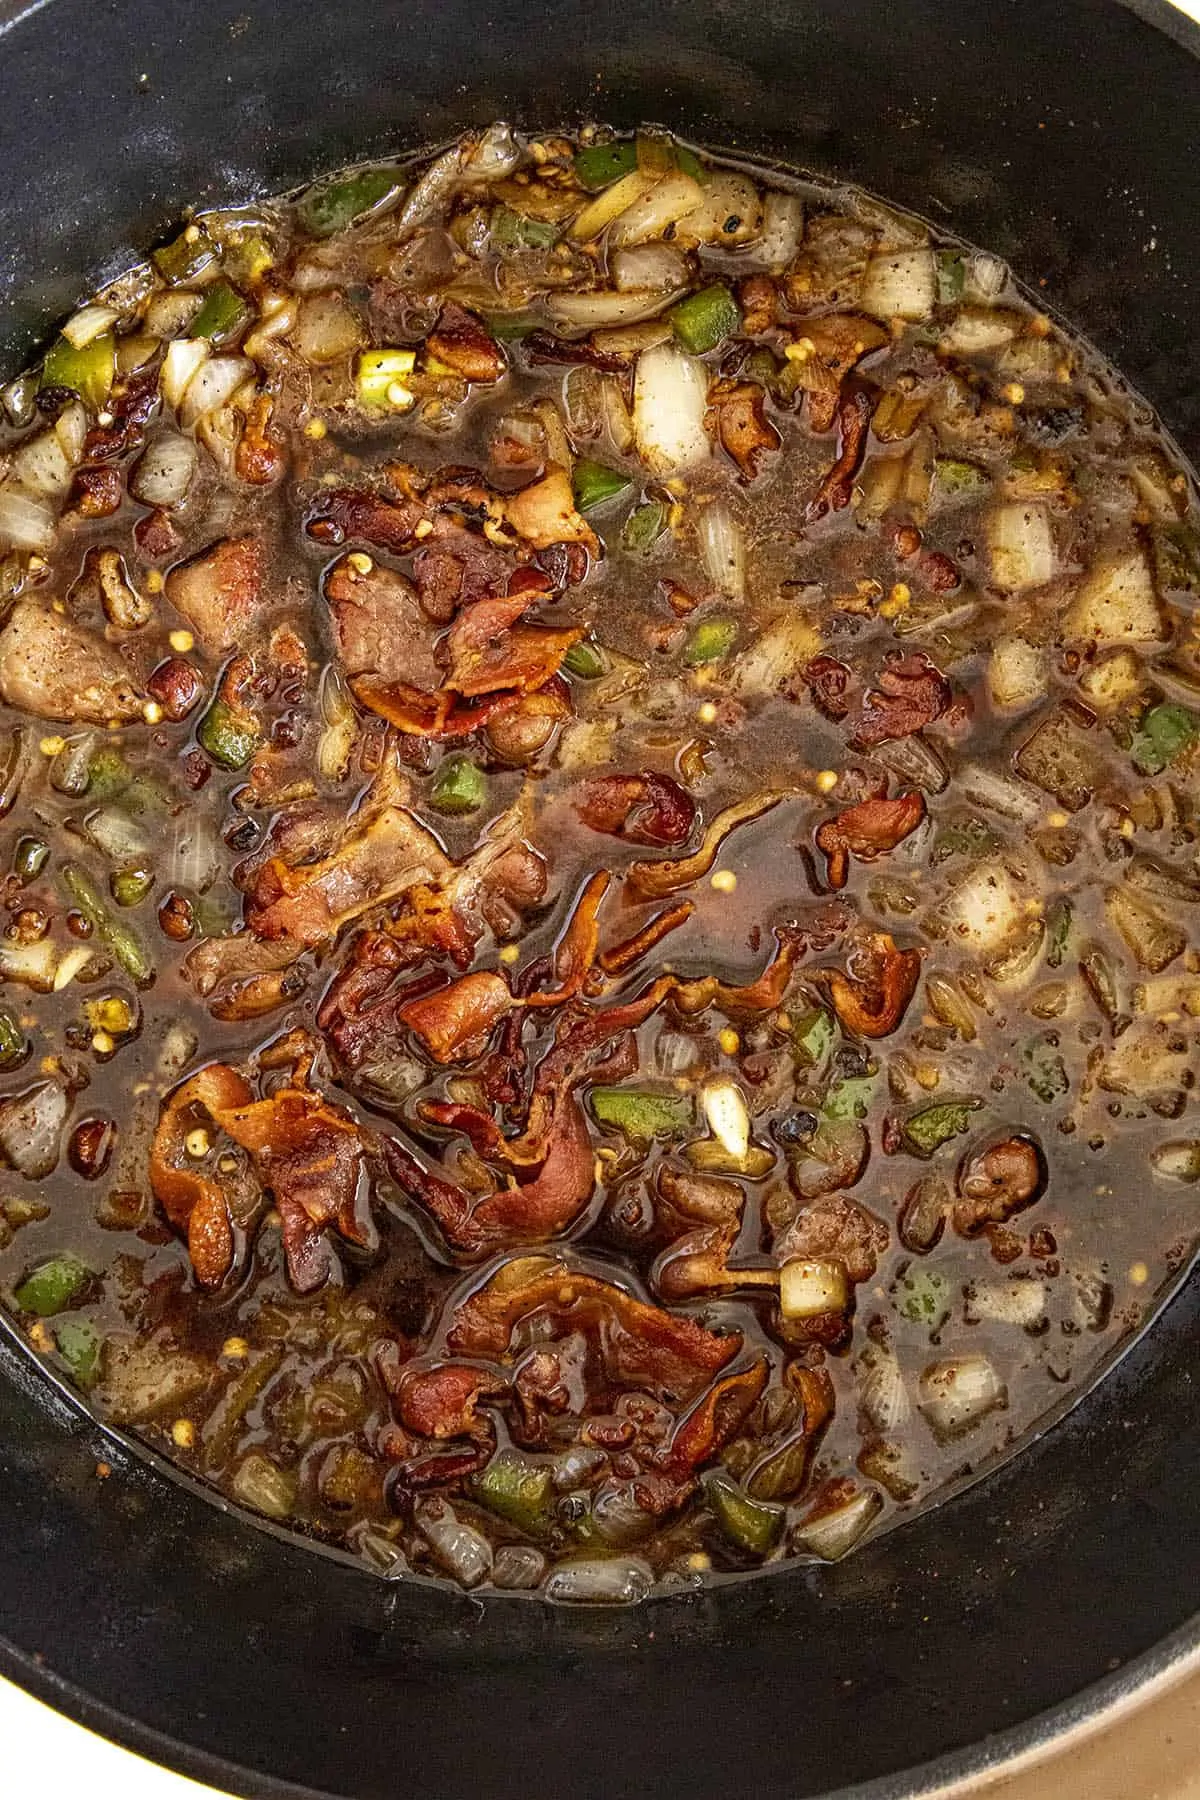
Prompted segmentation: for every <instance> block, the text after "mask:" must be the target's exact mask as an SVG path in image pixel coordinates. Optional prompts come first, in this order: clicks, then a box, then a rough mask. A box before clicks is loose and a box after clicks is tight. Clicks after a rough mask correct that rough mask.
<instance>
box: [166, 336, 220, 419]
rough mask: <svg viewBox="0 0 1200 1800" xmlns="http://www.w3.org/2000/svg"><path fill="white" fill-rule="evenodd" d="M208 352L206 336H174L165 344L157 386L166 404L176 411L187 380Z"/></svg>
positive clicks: (185, 390) (184, 391) (189, 379)
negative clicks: (172, 339) (165, 351)
mask: <svg viewBox="0 0 1200 1800" xmlns="http://www.w3.org/2000/svg"><path fill="white" fill-rule="evenodd" d="M209 354H210V352H209V345H208V339H207V338H176V339H175V340H174V342H173V343H170V344H168V345H167V353H166V355H165V356H164V357H163V365H162V373H161V374H160V376H159V386H160V387H161V388H162V392H163V399H164V400H165V401H166V403H167V405H168V406H173V407H175V409H176V411H178V409H179V407H180V406H181V405H182V403H183V396H184V394H185V393H186V392H187V388H188V384H189V382H190V381H191V379H192V377H193V376H194V375H195V373H196V371H197V369H198V368H199V367H200V364H201V363H202V362H205V361H206V360H207V359H208V356H209Z"/></svg>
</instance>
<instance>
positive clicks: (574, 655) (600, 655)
mask: <svg viewBox="0 0 1200 1800" xmlns="http://www.w3.org/2000/svg"><path fill="white" fill-rule="evenodd" d="M563 668H564V669H565V670H566V671H567V674H568V675H577V676H578V677H579V679H580V680H581V681H598V680H599V679H600V677H601V675H605V674H607V673H608V660H607V658H606V657H605V654H604V652H603V650H601V649H600V647H599V645H598V644H593V643H590V642H589V641H588V639H587V638H581V639H580V641H579V642H578V643H577V644H572V645H571V648H570V649H569V650H568V651H567V654H566V655H565V656H564V657H563Z"/></svg>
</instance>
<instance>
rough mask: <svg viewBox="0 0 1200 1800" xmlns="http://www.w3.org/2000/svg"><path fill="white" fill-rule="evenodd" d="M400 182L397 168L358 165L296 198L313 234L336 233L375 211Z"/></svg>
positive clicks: (302, 220)
mask: <svg viewBox="0 0 1200 1800" xmlns="http://www.w3.org/2000/svg"><path fill="white" fill-rule="evenodd" d="M399 186H400V181H399V177H398V176H397V174H396V171H395V170H394V169H356V170H355V171H354V173H353V174H351V175H343V176H342V177H341V179H340V180H337V181H325V182H318V183H317V185H316V186H315V187H310V188H309V190H308V192H307V193H306V194H302V195H301V196H300V199H299V200H298V201H297V202H296V216H297V218H298V219H299V220H300V223H301V225H303V227H304V229H305V231H307V232H310V233H311V234H312V236H313V237H333V236H334V235H335V234H336V233H337V232H339V231H345V229H346V227H347V225H353V223H354V221H355V219H361V218H362V216H363V214H364V213H369V212H373V211H374V210H375V208H376V207H377V206H380V205H381V204H382V203H383V201H384V200H386V199H387V198H388V196H389V194H394V193H395V192H396V190H397V188H398V187H399Z"/></svg>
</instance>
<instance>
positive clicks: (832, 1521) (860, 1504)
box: [792, 1488, 883, 1562]
mask: <svg viewBox="0 0 1200 1800" xmlns="http://www.w3.org/2000/svg"><path fill="white" fill-rule="evenodd" d="M882 1505H883V1500H882V1499H881V1497H880V1496H879V1495H878V1494H877V1493H876V1492H875V1490H874V1488H864V1489H863V1491H862V1493H861V1494H855V1495H854V1497H853V1499H851V1500H847V1501H846V1502H845V1503H844V1504H843V1505H842V1506H837V1507H833V1508H831V1510H830V1511H828V1512H823V1513H819V1514H818V1515H817V1517H816V1518H812V1519H806V1520H805V1521H804V1523H803V1524H802V1525H801V1526H800V1528H799V1530H798V1531H796V1532H795V1533H794V1534H793V1538H792V1542H793V1544H794V1545H795V1547H796V1549H797V1550H807V1551H809V1552H810V1554H811V1555H813V1556H819V1557H820V1558H821V1559H822V1561H824V1562H837V1561H838V1560H839V1558H841V1557H843V1556H845V1555H846V1554H847V1553H848V1552H849V1551H850V1550H853V1548H854V1546H855V1544H857V1542H858V1540H859V1538H860V1537H861V1536H862V1534H863V1532H864V1531H865V1530H866V1529H867V1527H868V1525H869V1524H870V1523H871V1521H872V1519H873V1518H874V1517H875V1515H876V1514H877V1513H878V1511H879V1509H880V1507H881V1506H882Z"/></svg>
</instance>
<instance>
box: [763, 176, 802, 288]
mask: <svg viewBox="0 0 1200 1800" xmlns="http://www.w3.org/2000/svg"><path fill="white" fill-rule="evenodd" d="M803 236H804V202H803V201H802V200H801V198H800V196H799V194H785V193H782V192H781V191H780V190H779V189H778V188H772V189H770V191H769V192H768V194H767V197H766V199H765V200H764V201H763V223H762V240H761V242H760V243H759V246H758V251H757V259H758V261H759V262H763V263H765V264H766V266H767V268H768V269H770V270H771V271H772V272H773V273H779V272H780V271H782V270H783V269H786V268H787V266H788V264H789V263H791V262H792V261H793V260H794V259H795V256H796V253H797V251H798V250H799V248H800V240H801V238H802V237H803Z"/></svg>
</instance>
